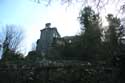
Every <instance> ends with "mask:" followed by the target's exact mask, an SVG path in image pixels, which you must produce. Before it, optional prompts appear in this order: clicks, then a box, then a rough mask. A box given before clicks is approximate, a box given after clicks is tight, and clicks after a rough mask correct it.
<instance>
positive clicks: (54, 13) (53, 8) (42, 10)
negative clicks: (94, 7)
mask: <svg viewBox="0 0 125 83" xmlns="http://www.w3.org/2000/svg"><path fill="white" fill-rule="evenodd" d="M55 1H56V0H55ZM46 4H47V3H46V2H42V3H41V4H37V3H35V2H33V0H0V27H2V26H5V25H6V24H14V25H17V26H18V25H19V26H21V27H22V28H23V29H24V31H25V42H24V47H25V51H28V50H29V49H30V47H31V45H32V43H33V42H35V41H36V40H37V39H38V38H39V37H40V30H41V29H43V28H44V26H45V23H47V22H50V23H51V24H52V27H57V29H58V32H59V33H60V35H61V36H71V35H75V34H78V33H79V32H80V25H79V21H78V19H77V17H78V16H79V11H80V8H81V3H77V4H75V5H74V4H72V5H70V6H69V7H67V5H66V4H65V5H61V4H60V3H59V2H53V3H51V4H50V5H49V6H48V7H47V6H46ZM107 9H108V10H107ZM114 9H116V10H114ZM116 11H117V6H113V5H111V3H110V5H108V6H107V7H106V11H105V10H103V11H102V16H104V15H106V14H107V13H113V14H115V13H116Z"/></svg>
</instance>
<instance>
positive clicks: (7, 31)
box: [0, 25, 23, 55]
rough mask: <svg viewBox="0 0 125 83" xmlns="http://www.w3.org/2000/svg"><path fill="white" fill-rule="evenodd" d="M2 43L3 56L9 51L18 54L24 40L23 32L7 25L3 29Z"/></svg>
mask: <svg viewBox="0 0 125 83" xmlns="http://www.w3.org/2000/svg"><path fill="white" fill-rule="evenodd" d="M0 36H1V42H2V48H3V55H4V54H5V53H7V52H8V51H12V52H14V53H15V52H16V51H17V50H18V48H19V46H20V43H21V42H22V40H23V31H22V30H21V29H20V28H19V27H17V26H15V25H7V26H6V27H4V28H2V31H1V35H0Z"/></svg>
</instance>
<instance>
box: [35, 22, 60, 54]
mask: <svg viewBox="0 0 125 83" xmlns="http://www.w3.org/2000/svg"><path fill="white" fill-rule="evenodd" d="M54 38H60V34H59V33H58V31H57V29H56V28H55V27H53V28H51V24H50V23H46V25H45V28H44V29H42V30H41V35H40V39H38V40H37V47H36V51H37V53H39V54H42V53H44V54H46V53H47V51H48V48H49V47H51V46H52V43H53V41H54Z"/></svg>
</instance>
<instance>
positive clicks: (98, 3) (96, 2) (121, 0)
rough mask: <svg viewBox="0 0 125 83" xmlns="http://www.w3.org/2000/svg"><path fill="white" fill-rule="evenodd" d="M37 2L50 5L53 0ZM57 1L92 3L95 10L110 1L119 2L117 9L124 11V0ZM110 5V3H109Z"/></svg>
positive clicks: (38, 0) (63, 2)
mask: <svg viewBox="0 0 125 83" xmlns="http://www.w3.org/2000/svg"><path fill="white" fill-rule="evenodd" d="M34 1H35V2H37V3H45V2H46V5H47V6H48V5H50V4H51V3H52V1H54V0H34ZM57 1H59V2H61V3H62V4H68V5H70V4H72V3H73V4H74V3H82V4H84V5H85V4H94V5H93V6H95V7H96V8H97V10H101V9H102V8H105V6H106V5H108V4H109V3H110V2H111V3H114V2H116V3H117V4H119V3H120V4H121V5H120V6H119V11H120V12H122V13H125V1H124V0H57ZM111 5H112V4H111Z"/></svg>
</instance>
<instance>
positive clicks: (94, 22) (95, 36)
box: [79, 7, 101, 61]
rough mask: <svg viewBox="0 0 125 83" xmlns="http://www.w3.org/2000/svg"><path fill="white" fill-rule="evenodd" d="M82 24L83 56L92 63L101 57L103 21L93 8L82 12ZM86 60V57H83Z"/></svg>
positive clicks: (87, 8)
mask: <svg viewBox="0 0 125 83" xmlns="http://www.w3.org/2000/svg"><path fill="white" fill-rule="evenodd" d="M79 18H80V24H81V26H82V28H81V29H82V34H81V36H82V42H81V43H82V44H81V45H82V48H83V51H84V52H83V55H84V56H86V57H87V58H88V59H89V60H90V61H94V60H93V59H96V58H97V56H98V55H99V50H100V46H101V20H100V17H99V14H96V13H95V12H94V11H93V10H92V9H91V7H85V8H84V9H83V10H82V11H81V12H80V17H79ZM83 58H85V57H83Z"/></svg>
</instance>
